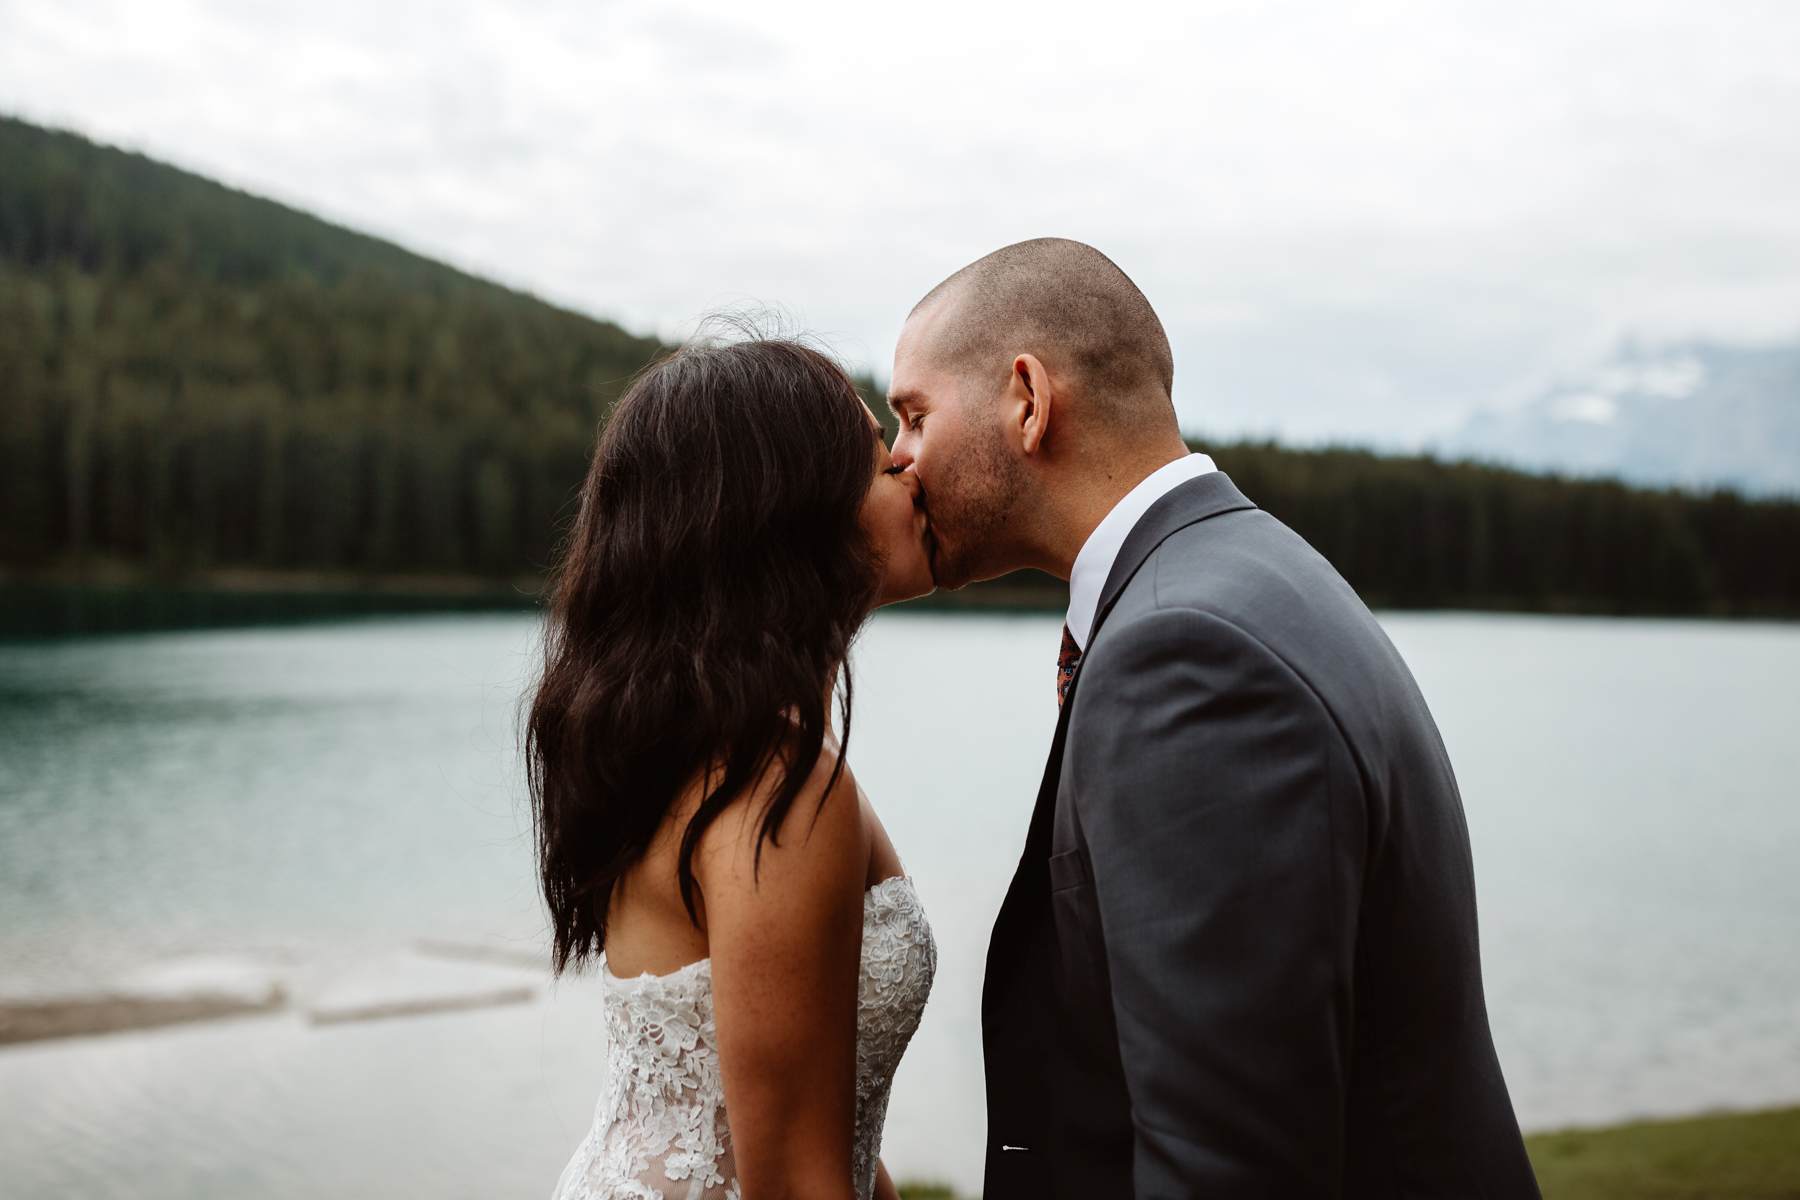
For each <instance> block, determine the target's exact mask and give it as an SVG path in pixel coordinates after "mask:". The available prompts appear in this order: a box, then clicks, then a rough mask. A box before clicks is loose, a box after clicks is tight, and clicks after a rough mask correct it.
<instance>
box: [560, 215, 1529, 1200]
mask: <svg viewBox="0 0 1800 1200" xmlns="http://www.w3.org/2000/svg"><path fill="white" fill-rule="evenodd" d="M1173 374H1174V363H1173V358H1172V355H1171V351H1170V348H1169V341H1168V338H1167V336H1166V335H1165V333H1164V331H1163V326H1162V322H1161V321H1160V320H1159V319H1158V318H1157V315H1156V313H1155V311H1154V310H1153V309H1152V308H1151V306H1150V303H1149V301H1147V300H1146V299H1145V297H1144V295H1143V293H1142V292H1140V291H1139V290H1138V288H1137V287H1136V285H1135V284H1133V283H1132V281H1131V280H1130V279H1129V278H1127V277H1126V275H1125V273H1124V272H1123V271H1121V270H1120V269H1119V268H1118V267H1117V266H1116V265H1114V264H1113V262H1112V261H1111V260H1109V259H1108V258H1106V257H1105V256H1104V255H1103V254H1101V253H1100V252H1099V251H1097V250H1095V249H1093V248H1092V247H1090V246H1086V245H1083V244H1081V243H1079V242H1073V241H1067V240H1062V239H1054V238H1046V239H1039V240H1035V241H1029V242H1022V243H1019V244H1017V245H1012V246H1008V247H1005V248H1004V249H1001V250H997V251H995V252H994V253H992V254H990V255H988V256H986V257H985V258H982V259H980V260H978V261H976V262H974V263H972V264H970V265H969V266H966V267H964V268H963V269H962V270H960V271H957V272H956V273H955V274H953V275H951V276H950V277H949V278H948V279H946V280H945V281H944V282H943V283H941V284H939V285H938V286H937V287H936V288H934V289H933V290H932V291H931V292H930V293H929V294H927V295H926V296H925V298H924V299H922V300H921V301H919V303H918V305H917V306H916V307H915V308H914V309H913V310H912V313H911V315H910V316H909V317H908V318H907V321H906V324H905V326H904V328H903V329H902V331H901V334H900V339H899V343H898V346H897V348H896V351H895V355H894V365H893V374H892V390H891V392H890V395H889V397H888V402H889V404H890V405H891V407H892V409H893V412H894V415H895V416H896V417H897V418H898V421H899V431H898V433H897V434H896V435H895V437H894V440H893V445H892V446H891V447H890V446H889V445H887V443H886V438H885V437H884V434H883V428H882V425H881V423H880V422H879V421H878V420H877V419H876V417H875V415H874V413H873V412H872V411H871V410H870V409H869V408H868V406H867V405H866V404H864V402H863V401H862V400H861V399H860V398H859V396H858V394H857V392H856V389H855V387H854V386H853V385H852V383H851V381H850V379H849V378H848V377H847V376H846V375H845V373H844V371H843V370H842V369H841V368H840V367H839V366H838V365H837V364H836V363H834V362H833V361H831V360H830V359H829V358H827V357H825V356H824V355H822V354H820V353H818V352H817V351H815V350H813V349H811V348H808V347H807V346H804V345H801V344H798V343H795V342H792V341H785V340H769V339H760V340H758V339H752V340H745V341H738V342H734V343H730V344H714V345H691V346H688V347H685V348H682V349H680V350H677V351H675V352H674V353H672V354H670V355H669V356H668V357H666V358H664V359H662V360H660V361H659V362H657V363H655V364H654V365H652V366H651V367H649V368H648V369H646V370H645V371H644V372H643V373H642V374H641V375H640V376H639V377H638V378H637V379H636V381H635V382H634V383H633V384H632V386H631V388H630V389H629V390H628V391H627V392H626V394H625V395H624V396H623V397H622V398H621V399H620V400H619V402H618V403H617V405H616V406H615V407H614V408H613V410H612V412H611V415H610V417H609V418H608V420H607V422H606V425H605V427H604V429H603V430H602V432H601V434H600V437H599V442H598V445H597V446H596V448H595V451H594V455H593V461H592V465H591V468H590V470H589V472H588V475H587V479H586V481H585V483H584V484H583V485H582V489H581V495H580V511H579V514H578V516H577V517H576V519H575V522H574V524H573V526H572V528H571V529H570V531H569V533H568V537H567V540H566V543H565V546H564V549H563V550H562V553H561V559H560V562H559V564H558V567H557V572H556V576H555V581H554V585H553V589H552V592H551V598H550V601H549V612H548V623H547V627H546V641H545V662H544V669H543V675H542V678H541V679H540V680H539V682H538V685H537V689H536V691H535V694H534V695H533V696H532V698H531V706H530V711H529V716H528V719H527V725H526V766H527V774H528V782H529V785H530V791H531V797H532V806H533V818H534V826H535V830H536V840H537V850H538V858H539V870H540V875H541V880H542V885H543V891H544V896H545V899H546V901H547V903H548V907H549V913H550V918H551V924H552V930H553V935H554V964H555V968H556V970H557V971H558V972H559V973H560V972H562V971H564V970H565V969H569V968H575V967H580V966H582V965H584V964H586V963H588V962H590V961H596V960H597V965H598V968H599V975H600V980H601V985H602V996H603V1012H602V1016H603V1020H604V1023H605V1027H606V1032H607V1036H608V1038H609V1041H610V1045H609V1048H608V1052H607V1055H608V1057H607V1076H606V1079H605V1081H604V1086H603V1089H602V1094H601V1096H600V1100H599V1103H598V1105H597V1107H596V1111H595V1114H594V1122H593V1126H592V1128H591V1129H590V1131H589V1132H588V1134H587V1136H586V1137H585V1138H583V1140H582V1141H581V1143H580V1144H579V1146H578V1147H577V1148H576V1150H575V1153H574V1155H573V1157H572V1158H571V1159H570V1161H569V1163H568V1166H567V1167H566V1168H565V1169H564V1171H563V1173H562V1176H561V1178H560V1180H559V1181H558V1183H557V1186H556V1191H555V1195H556V1197H558V1200H624V1198H631V1200H766V1198H780V1200H851V1198H852V1197H854V1198H856V1200H871V1198H876V1200H898V1191H897V1189H896V1187H895V1185H894V1183H893V1181H892V1179H891V1178H890V1177H889V1175H888V1172H887V1171H886V1169H885V1168H884V1167H883V1165H882V1163H881V1159H880V1146H881V1132H882V1123H883V1120H884V1118H885V1115H886V1111H887V1102H888V1094H889V1088H890V1085H891V1083H892V1080H893V1077H894V1071H895V1068H896V1067H897V1066H898V1064H899V1061H900V1057H901V1055H902V1053H903V1052H904V1051H905V1048H906V1044H907V1042H908V1040H909V1039H910V1038H911V1036H912V1034H913V1031H914V1030H915V1029H916V1028H917V1026H918V1022H919V1017H920V1014H921V1011H922V1010H923V1008H924V1006H925V1002H926V996H927V994H928V992H929V991H930V987H931V981H932V975H933V972H934V969H935V967H936V961H937V954H936V949H935V946H934V944H933V942H932V935H931V929H930V926H929V925H928V923H927V921H926V916H925V910H924V907H923V905H922V904H921V899H920V897H919V895H918V894H917V892H916V891H915V889H914V886H913V883H912V881H911V880H910V879H909V877H908V876H907V875H906V874H905V873H904V871H903V869H902V867H901V859H900V855H899V854H898V852H897V851H896V848H895V847H894V845H893V844H892V843H891V842H890V841H889V840H888V837H887V834H886V833H885V832H884V831H883V828H882V824H881V821H880V818H879V817H878V816H877V815H876V810H875V806H874V804H873V802H872V801H871V798H870V797H869V796H868V795H866V794H865V793H864V792H863V790H862V789H861V788H860V787H859V786H858V785H857V782H856V774H855V772H854V771H853V770H852V768H851V765H850V762H849V759H848V752H849V744H850V732H851V725H852V721H851V716H852V703H851V701H852V691H853V689H852V687H851V681H850V679H849V676H848V674H847V672H846V671H845V670H844V667H845V660H846V656H847V654H848V652H849V649H850V645H851V641H852V639H853V638H854V637H855V636H856V634H857V631H858V630H859V628H860V627H861V626H862V624H863V622H864V621H865V620H866V619H867V618H868V616H869V614H870V612H871V611H872V610H873V609H875V608H876V607H878V606H880V605H884V604H890V603H894V602H897V601H901V600H907V599H910V598H913V597H916V596H920V595H923V594H925V593H927V592H930V591H931V590H932V589H933V588H934V587H944V588H958V587H962V586H963V585H964V584H967V583H970V582H972V581H974V580H980V579H990V578H993V577H995V576H998V575H1003V574H1005V573H1007V572H1009V571H1014V570H1017V569H1019V568H1022V567H1035V568H1037V569H1039V570H1042V571H1046V572H1049V573H1050V574H1052V575H1056V576H1058V577H1060V578H1063V579H1067V580H1068V581H1069V606H1068V618H1067V624H1066V626H1065V628H1064V630H1063V635H1062V645H1061V649H1060V652H1059V653H1058V654H1057V656H1056V670H1055V672H1054V675H1053V674H1052V672H1051V670H1050V658H1051V649H1052V648H1051V647H1049V646H1046V647H1045V663H1044V666H1045V673H1044V686H1045V688H1046V703H1048V691H1047V689H1048V688H1049V687H1050V684H1051V680H1052V678H1054V680H1055V685H1056V694H1057V699H1058V702H1059V703H1060V705H1061V707H1060V711H1059V714H1058V718H1057V725H1056V734H1055V737H1054V740H1053V741H1052V743H1051V745H1050V749H1049V758H1048V763H1047V765H1046V767H1045V771H1044V776H1043V783H1042V786H1041V787H1040V789H1039V792H1038V797H1037V805H1036V808H1035V810H1034V811H1033V813H1032V817H1031V823H1030V829H1029V832H1028V833H1027V835H1026V839H1025V846H1024V850H1023V853H1022V855H1021V856H1020V859H1019V864H1018V869H1017V871H1016V873H1015V874H1014V876H1013V881H1012V886H1011V889H1010V890H1009V891H1008V893H1007V896H1006V900H1005V902H1004V904H1003V905H1002V906H1001V909H1000V912H999V915H998V917H997V919H996V920H995V922H994V930H993V937H992V942H991V944H990V948H989V951H988V959H987V980H986V986H985V990H984V994H983V998H982V1013H981V1018H982V1035H983V1042H984V1057H985V1060H986V1075H987V1112H988V1126H987V1166H986V1177H985V1182H984V1185H983V1196H984V1197H985V1198H986V1200H1015V1198H1016V1200H1026V1198H1030V1200H1042V1198H1045V1197H1082V1198H1084V1200H1114V1198H1127V1197H1142V1198H1148V1197H1186V1196H1193V1197H1218V1198H1225V1197H1312V1196H1321V1197H1324V1196H1330V1197H1339V1196H1355V1197H1362V1196H1368V1197H1377V1196H1379V1197H1389V1196H1395V1197H1397V1196H1408V1197H1435V1196H1484V1197H1489V1198H1496V1197H1504V1198H1511V1197H1535V1196H1536V1195H1537V1194H1538V1192H1537V1185H1536V1183H1535V1181H1534V1179H1533V1176H1532V1171H1531V1166H1530V1163H1529V1162H1528V1160H1527V1159H1526V1155H1525V1150H1524V1146H1523V1142H1522V1139H1521V1137H1520V1134H1519V1128H1518V1123H1517V1121H1516V1119H1515V1117H1514V1115H1513V1109H1512V1102H1511V1100H1510V1098H1509V1097H1508V1095H1507V1089H1506V1083H1505V1080H1504V1079H1503V1078H1502V1076H1501V1072H1500V1067H1499V1064H1498V1062H1497V1060H1496V1058H1495V1054H1494V1046H1493V1039H1492V1036H1491V1034H1490V1033H1489V1028H1488V1019H1487V1011H1486V1007H1485V1002H1484V1000H1483V995H1482V983H1481V963H1480V956H1479V953H1478V949H1477V940H1476V913H1475V885H1474V879H1473V872H1472V867H1471V862H1470V849H1469V835H1468V828H1467V826H1466V824H1465V822H1464V818H1463V811H1462V804H1461V800H1460V799H1459V796H1458V793H1457V786H1456V779H1455V776H1454V774H1453V773H1452V771H1451V766H1450V760H1449V757H1448V756H1447V754H1446V753H1445V749H1444V744H1443V741H1442V740H1441V739H1440V737H1439V736H1438V731H1437V727H1436V725H1435V723H1434V722H1433V720H1432V717H1431V714H1430V712H1429V711H1428V709H1427V708H1426V705H1425V701H1424V699H1423V697H1422V696H1421V695H1420V692H1419V689H1418V686H1417V685H1416V684H1415V683H1414V681H1413V677H1412V675H1411V673H1410V672H1409V671H1408V670H1407V667H1406V664H1405V663H1404V662H1403V661H1402V660H1401V658H1400V655H1399V653H1398V652H1397V651H1396V650H1395V649H1394V647H1393V645H1392V643H1390V642H1389V640H1388V638H1387V637H1386V635H1385V634H1384V633H1383V632H1382V629H1381V627H1380V625H1379V624H1378V623H1377V622H1376V620H1375V618H1374V617H1373V616H1371V615H1370V613H1369V610H1368V609H1367V608H1366V607H1365V606H1364V605H1363V603H1362V602H1361V601H1360V600H1359V599H1358V598H1357V595H1356V593H1355V592H1354V591H1352V590H1351V588H1350V586H1349V585H1348V584H1347V583H1345V582H1344V580H1343V579H1342V578H1341V577H1340V576H1339V575H1338V573H1337V572H1336V571H1335V570H1333V569H1332V567H1331V565H1330V564H1329V563H1328V562H1326V561H1325V560H1324V559H1323V558H1321V557H1320V556H1319V555H1318V554H1317V553H1316V552H1315V551H1314V550H1313V549H1312V548H1311V547H1310V546H1308V545H1307V544H1306V542H1305V541H1303V540H1302V539H1301V538H1300V537H1299V536H1297V535H1296V534H1295V533H1294V532H1293V531H1291V530H1289V529H1288V528H1287V527H1286V526H1284V525H1283V524H1282V523H1281V522H1280V521H1278V520H1276V519H1275V518H1274V517H1272V516H1270V515H1269V514H1267V513H1265V512H1263V511H1262V510H1260V509H1258V508H1257V507H1256V505H1255V504H1253V503H1252V502H1251V501H1250V500H1249V499H1248V498H1246V497H1245V496H1244V495H1243V493H1242V492H1240V491H1239V490H1238V489H1237V488H1236V487H1235V486H1233V484H1232V482H1231V480H1230V479H1229V478H1227V477H1226V476H1225V475H1224V474H1222V473H1221V472H1220V471H1218V470H1217V469H1216V468H1215V466H1214V464H1213V462H1212V461H1211V459H1209V458H1208V457H1207V456H1206V455H1204V454H1198V453H1192V452H1190V450H1189V448H1188V446H1187V445H1186V444H1185V442H1184V441H1183V438H1182V434H1181V430H1180V428H1179V426H1178V423H1177V420H1176V415H1175V408H1174V405H1173V403H1172V401H1171V380H1172V378H1173ZM837 697H841V703H840V705H839V708H838V714H837V719H836V720H835V721H834V719H833V716H832V706H833V700H834V698H837ZM840 729H841V734H840V732H839V730H840ZM946 833H947V834H949V833H951V831H946Z"/></svg>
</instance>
